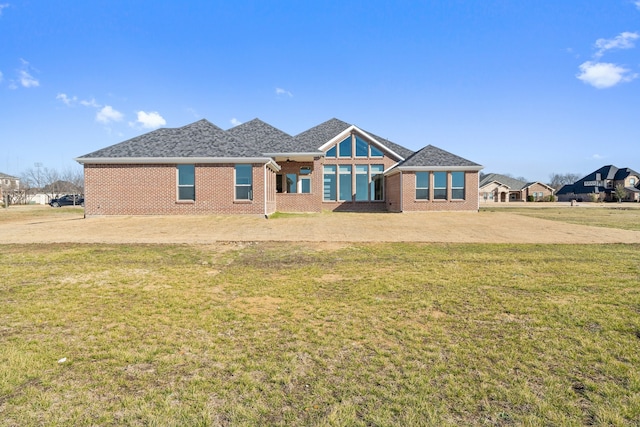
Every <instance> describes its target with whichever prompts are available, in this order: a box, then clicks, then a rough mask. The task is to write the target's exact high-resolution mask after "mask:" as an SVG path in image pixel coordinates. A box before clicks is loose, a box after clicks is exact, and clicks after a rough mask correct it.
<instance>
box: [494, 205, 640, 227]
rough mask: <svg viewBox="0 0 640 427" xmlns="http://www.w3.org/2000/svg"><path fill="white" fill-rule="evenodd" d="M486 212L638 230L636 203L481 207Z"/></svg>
mask: <svg viewBox="0 0 640 427" xmlns="http://www.w3.org/2000/svg"><path fill="white" fill-rule="evenodd" d="M481 211H486V212H509V213H514V214H518V215H525V216H530V217H533V218H542V219H550V220H553V221H561V222H568V223H571V224H579V225H591V226H594V227H608V228H621V229H623V230H635V231H640V209H638V205H637V204H633V203H632V204H622V205H619V207H618V205H615V207H611V205H607V207H587V208H583V207H572V208H568V207H561V208H558V207H551V208H546V207H535V208H528V207H515V208H512V207H509V208H504V207H500V208H496V207H482V208H481Z"/></svg>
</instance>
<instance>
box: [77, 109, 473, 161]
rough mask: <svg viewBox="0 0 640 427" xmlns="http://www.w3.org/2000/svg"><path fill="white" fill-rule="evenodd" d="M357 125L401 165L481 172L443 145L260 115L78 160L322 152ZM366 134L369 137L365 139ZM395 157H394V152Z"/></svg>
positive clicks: (160, 133)
mask: <svg viewBox="0 0 640 427" xmlns="http://www.w3.org/2000/svg"><path fill="white" fill-rule="evenodd" d="M350 128H351V129H353V130H355V131H356V132H360V133H362V134H366V135H368V136H369V137H370V138H373V139H374V140H375V141H371V142H372V143H374V144H375V143H377V145H379V146H380V148H381V149H383V150H384V149H385V148H386V151H387V152H388V153H389V154H393V153H395V155H396V156H395V157H397V156H400V158H397V160H399V161H401V164H400V166H402V167H405V168H408V169H410V168H415V167H459V168H467V169H469V168H471V169H475V170H480V169H481V168H482V167H481V166H480V165H478V164H477V163H474V162H471V161H469V160H466V159H463V158H462V157H459V156H456V155H454V154H451V153H449V152H447V151H444V150H442V149H440V148H437V147H434V146H432V145H428V146H427V147H425V148H423V149H421V150H419V151H418V152H415V153H414V152H413V151H411V150H409V149H407V148H405V147H403V146H401V145H398V144H396V143H393V142H391V141H389V140H387V139H385V138H381V137H378V136H376V135H374V134H373V133H370V132H367V131H365V130H362V129H360V128H358V127H357V126H355V125H350V124H348V123H346V122H343V121H342V120H338V119H335V118H334V119H330V120H327V121H326V122H324V123H321V124H319V125H318V126H315V127H313V128H311V129H309V130H306V131H304V132H302V133H300V134H298V135H296V136H291V135H289V134H287V133H286V132H283V131H281V130H280V129H277V128H275V127H273V126H271V125H269V124H268V123H265V122H263V121H262V120H260V119H253V120H251V121H249V122H246V123H243V124H241V125H238V126H235V127H233V128H231V129H229V130H226V131H225V130H222V129H220V128H219V127H217V126H215V125H214V124H212V123H210V122H208V121H207V120H205V119H202V120H199V121H197V122H194V123H191V124H188V125H186V126H182V127H179V128H162V129H157V130H154V131H151V132H148V133H146V134H143V135H140V136H137V137H135V138H131V139H128V140H126V141H123V142H121V143H119V144H115V145H112V146H110V147H106V148H103V149H101V150H97V151H94V152H92V153H89V154H85V155H84V156H80V157H78V158H77V160H78V161H79V162H81V163H84V162H90V161H97V162H104V161H109V162H110V161H112V160H113V159H117V161H118V162H119V163H124V162H127V163H128V162H135V161H151V160H153V159H189V158H199V159H227V158H253V159H255V158H260V159H262V158H265V157H267V158H268V157H270V156H271V155H273V154H279V153H305V154H307V153H318V154H319V155H320V154H322V153H321V151H320V148H321V147H322V146H323V145H324V144H326V143H327V142H329V141H331V140H332V139H334V138H336V137H337V136H339V135H340V134H341V133H343V132H345V131H347V130H349V129H350ZM366 135H365V138H366ZM392 157H394V156H392Z"/></svg>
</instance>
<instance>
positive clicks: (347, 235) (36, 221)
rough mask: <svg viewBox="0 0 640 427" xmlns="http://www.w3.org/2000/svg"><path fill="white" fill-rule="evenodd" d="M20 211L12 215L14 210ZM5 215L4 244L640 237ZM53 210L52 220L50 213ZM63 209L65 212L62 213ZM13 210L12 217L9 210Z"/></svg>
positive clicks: (491, 221)
mask: <svg viewBox="0 0 640 427" xmlns="http://www.w3.org/2000/svg"><path fill="white" fill-rule="evenodd" d="M12 209H13V208H9V209H7V211H11V210H12ZM23 209H25V212H26V213H25V214H24V215H16V214H15V212H12V213H11V215H10V216H9V215H7V216H5V215H4V212H3V211H0V243H5V244H7V243H18V244H19V243H61V242H64V243H66V242H69V243H185V244H209V243H216V242H234V244H242V243H241V242H256V241H263V242H264V241H274V242H275V241H287V242H317V243H319V244H320V245H314V247H318V246H326V247H327V249H329V250H330V249H335V248H337V247H342V246H343V245H344V244H345V243H349V242H450V243H640V232H638V231H629V230H620V229H614V228H604V227H593V226H585V225H577V224H568V223H563V222H559V221H550V220H546V219H539V218H531V217H526V216H523V215H518V214H514V213H510V212H509V210H507V209H505V210H503V211H496V212H486V211H480V212H429V213H405V214H393V213H323V214H314V215H299V216H298V215H296V216H286V217H280V218H272V219H265V218H263V217H255V216H242V215H235V216H230V215H229V216H222V215H215V216H112V217H92V218H86V219H85V218H83V214H82V211H73V212H69V213H68V214H66V215H61V214H60V210H54V209H51V208H48V207H47V208H32V209H39V210H38V215H37V217H36V218H34V216H32V215H29V209H27V208H23ZM46 209H49V212H51V215H46V214H43V212H42V210H45V211H46ZM62 209H64V208H62ZM5 212H6V211H5Z"/></svg>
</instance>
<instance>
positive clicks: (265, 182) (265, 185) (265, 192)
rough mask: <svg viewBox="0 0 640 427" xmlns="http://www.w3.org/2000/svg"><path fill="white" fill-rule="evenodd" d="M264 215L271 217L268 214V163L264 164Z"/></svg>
mask: <svg viewBox="0 0 640 427" xmlns="http://www.w3.org/2000/svg"><path fill="white" fill-rule="evenodd" d="M263 181H264V217H265V218H269V215H267V164H266V163H265V165H264V179H263Z"/></svg>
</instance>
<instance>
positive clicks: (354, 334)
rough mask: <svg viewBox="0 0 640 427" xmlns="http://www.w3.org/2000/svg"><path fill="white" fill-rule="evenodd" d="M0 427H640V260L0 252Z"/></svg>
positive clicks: (515, 252) (587, 250)
mask: <svg viewBox="0 0 640 427" xmlns="http://www.w3.org/2000/svg"><path fill="white" fill-rule="evenodd" d="M0 277H2V280H1V282H0V425H3V426H6V425H20V426H22V425H141V426H142V425H175V426H178V425H180V426H181V425H234V426H235V425H327V426H328V425H362V426H369V425H374V426H385V425H588V424H593V425H619V426H624V425H629V426H631V425H638V424H640V370H639V369H638V367H639V366H640V246H638V245H472V244H460V245H447V244H431V245H429V244H366V245H345V246H344V247H342V248H335V249H332V250H328V249H327V248H326V246H325V247H323V246H322V245H318V246H313V245H305V246H303V245H299V244H294V243H260V244H233V243H229V244H219V245H215V246H188V245H136V246H127V245H111V246H110V245H79V244H74V245H71V244H68V245H0Z"/></svg>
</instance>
